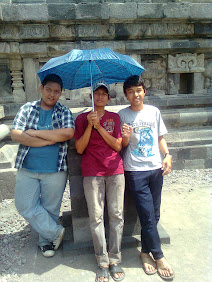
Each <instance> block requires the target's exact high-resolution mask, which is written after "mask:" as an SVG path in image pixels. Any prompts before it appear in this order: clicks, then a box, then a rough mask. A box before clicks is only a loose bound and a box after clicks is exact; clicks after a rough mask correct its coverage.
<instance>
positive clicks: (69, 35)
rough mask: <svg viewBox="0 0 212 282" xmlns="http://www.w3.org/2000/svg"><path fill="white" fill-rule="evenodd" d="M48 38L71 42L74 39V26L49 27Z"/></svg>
mask: <svg viewBox="0 0 212 282" xmlns="http://www.w3.org/2000/svg"><path fill="white" fill-rule="evenodd" d="M50 36H51V37H53V38H60V39H68V40H73V39H74V38H75V37H76V31H75V26H74V25H56V24H54V25H50Z"/></svg>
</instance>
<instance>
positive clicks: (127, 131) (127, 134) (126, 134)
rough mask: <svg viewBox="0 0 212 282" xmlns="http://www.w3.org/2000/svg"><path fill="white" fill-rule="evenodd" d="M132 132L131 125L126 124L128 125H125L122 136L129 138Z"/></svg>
mask: <svg viewBox="0 0 212 282" xmlns="http://www.w3.org/2000/svg"><path fill="white" fill-rule="evenodd" d="M132 131H133V128H132V126H130V125H128V124H126V123H124V124H123V127H122V136H123V137H127V138H129V137H130V135H131V133H132Z"/></svg>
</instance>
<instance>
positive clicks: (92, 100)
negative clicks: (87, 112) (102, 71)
mask: <svg viewBox="0 0 212 282" xmlns="http://www.w3.org/2000/svg"><path fill="white" fill-rule="evenodd" d="M89 63H90V76H91V102H92V109H93V111H94V99H93V78H92V69H91V60H89Z"/></svg>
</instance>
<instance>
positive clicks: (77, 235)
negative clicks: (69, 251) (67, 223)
mask: <svg viewBox="0 0 212 282" xmlns="http://www.w3.org/2000/svg"><path fill="white" fill-rule="evenodd" d="M72 224H73V235H74V243H76V244H77V243H83V242H88V241H92V236H91V231H90V225H89V218H88V217H82V218H75V217H73V218H72Z"/></svg>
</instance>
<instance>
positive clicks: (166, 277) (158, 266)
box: [157, 262, 175, 281]
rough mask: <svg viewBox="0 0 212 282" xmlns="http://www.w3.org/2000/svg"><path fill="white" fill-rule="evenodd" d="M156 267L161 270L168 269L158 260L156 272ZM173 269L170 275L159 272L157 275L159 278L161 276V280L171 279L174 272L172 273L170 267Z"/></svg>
mask: <svg viewBox="0 0 212 282" xmlns="http://www.w3.org/2000/svg"><path fill="white" fill-rule="evenodd" d="M158 269H162V270H168V268H166V267H164V266H163V264H162V263H160V262H157V272H158ZM172 271H173V274H171V275H170V276H164V275H162V274H161V273H159V272H158V275H159V276H160V278H162V279H163V280H166V281H171V280H173V278H174V276H175V274H174V270H173V269H172Z"/></svg>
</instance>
